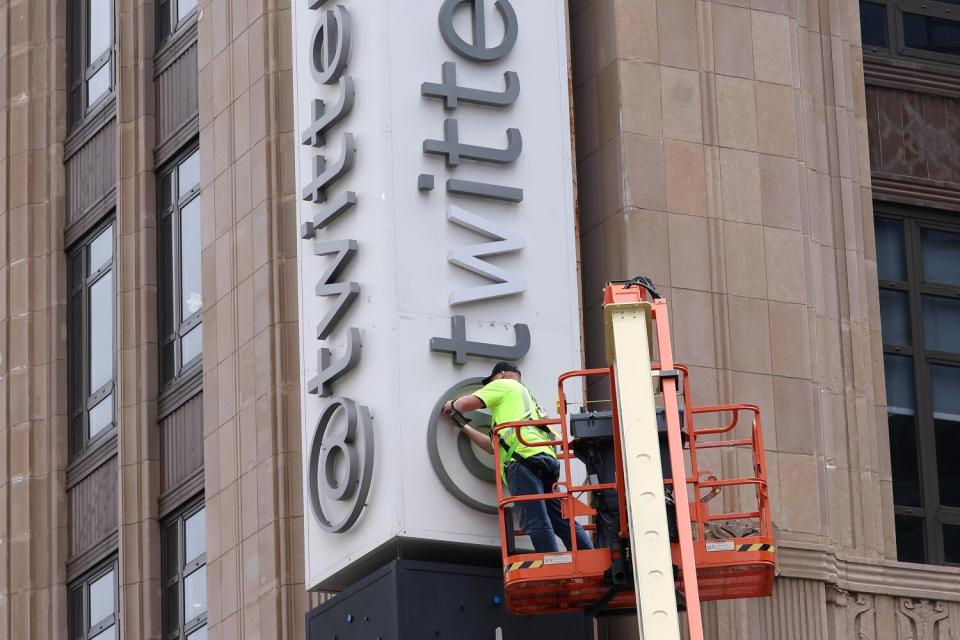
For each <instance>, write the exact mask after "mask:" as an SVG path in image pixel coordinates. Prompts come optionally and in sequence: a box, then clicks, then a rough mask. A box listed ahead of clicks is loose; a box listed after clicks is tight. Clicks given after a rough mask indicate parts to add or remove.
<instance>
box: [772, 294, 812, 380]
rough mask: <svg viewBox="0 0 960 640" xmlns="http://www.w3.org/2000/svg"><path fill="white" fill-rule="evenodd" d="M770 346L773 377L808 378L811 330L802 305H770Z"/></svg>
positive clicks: (780, 303) (805, 308) (778, 303)
mask: <svg viewBox="0 0 960 640" xmlns="http://www.w3.org/2000/svg"><path fill="white" fill-rule="evenodd" d="M770 343H771V345H772V356H773V373H774V374H776V375H781V376H786V377H791V378H809V377H810V327H809V321H808V318H807V307H806V306H805V305H802V304H786V303H783V302H771V303H770Z"/></svg>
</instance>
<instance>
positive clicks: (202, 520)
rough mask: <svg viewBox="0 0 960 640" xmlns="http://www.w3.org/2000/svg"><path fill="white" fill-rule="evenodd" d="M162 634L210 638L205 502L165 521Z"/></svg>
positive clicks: (172, 638) (185, 639)
mask: <svg viewBox="0 0 960 640" xmlns="http://www.w3.org/2000/svg"><path fill="white" fill-rule="evenodd" d="M161 535H162V541H161V544H162V545H163V546H162V547H161V554H162V558H161V561H162V563H163V637H164V638H165V639H166V640H206V639H207V567H206V564H207V526H206V510H205V509H204V508H203V503H202V502H200V503H198V504H194V505H192V506H190V507H188V508H187V509H185V510H184V511H182V512H181V513H179V514H177V515H175V516H173V517H172V518H171V519H170V520H169V521H167V522H166V523H165V524H164V525H163V532H162V534H161Z"/></svg>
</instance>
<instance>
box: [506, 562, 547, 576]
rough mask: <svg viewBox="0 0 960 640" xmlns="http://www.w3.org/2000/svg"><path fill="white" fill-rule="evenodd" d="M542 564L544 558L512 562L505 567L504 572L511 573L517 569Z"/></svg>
mask: <svg viewBox="0 0 960 640" xmlns="http://www.w3.org/2000/svg"><path fill="white" fill-rule="evenodd" d="M542 566H543V560H524V561H523V562H511V563H510V564H508V565H507V566H505V567H504V568H503V572H504V573H509V572H511V571H516V570H517V569H536V568H538V567H542Z"/></svg>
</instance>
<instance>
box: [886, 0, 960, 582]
mask: <svg viewBox="0 0 960 640" xmlns="http://www.w3.org/2000/svg"><path fill="white" fill-rule="evenodd" d="M957 2H958V3H960V0H957ZM878 208H881V206H880V205H878ZM895 215H897V214H896V213H893V212H889V213H888V212H884V213H883V216H882V217H878V218H876V238H877V265H878V274H879V277H880V282H879V284H880V316H881V323H882V326H881V334H882V338H883V350H884V370H885V379H886V396H887V426H888V432H889V436H890V463H891V464H890V466H891V475H892V480H893V500H894V513H895V515H896V518H897V538H898V539H897V553H898V557H899V559H900V560H905V561H911V562H930V563H933V564H944V563H947V562H953V561H951V560H948V557H950V554H951V553H955V552H951V551H949V550H948V549H947V546H948V545H949V542H948V541H946V540H945V536H946V531H945V530H943V531H942V527H943V525H944V524H949V525H951V526H953V525H957V524H960V523H958V522H957V509H960V233H958V231H960V225H954V223H953V222H952V220H953V218H951V217H949V216H943V215H941V214H939V213H937V212H932V211H920V210H915V211H914V212H911V213H910V214H909V215H907V214H900V217H899V218H895V217H894V216H895ZM921 336H922V339H921ZM953 557H955V556H953Z"/></svg>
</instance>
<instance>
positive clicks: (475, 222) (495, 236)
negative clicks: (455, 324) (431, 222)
mask: <svg viewBox="0 0 960 640" xmlns="http://www.w3.org/2000/svg"><path fill="white" fill-rule="evenodd" d="M447 220H449V221H450V222H452V223H454V224H456V225H459V226H461V227H466V228H467V229H470V230H471V231H476V232H477V233H479V234H480V235H483V236H486V237H487V238H490V239H492V240H494V242H486V243H484V244H472V245H469V246H466V247H457V248H455V249H450V251H449V253H447V260H448V261H449V262H450V264H455V265H457V266H458V267H460V268H462V269H466V270H467V271H471V272H473V273H475V274H477V275H479V276H483V277H484V278H487V279H488V280H493V281H494V283H496V284H485V285H481V286H478V287H471V288H469V289H459V290H457V291H452V292H451V293H450V304H451V305H457V304H465V303H467V302H476V301H478V300H488V299H490V298H499V297H502V296H509V295H513V294H515V293H523V292H524V291H526V290H527V281H526V279H525V278H523V277H522V276H520V275H518V274H515V273H511V272H509V271H506V270H505V269H501V268H500V267H497V266H494V265H492V264H490V263H489V262H486V261H485V260H481V258H485V257H487V256H496V255H500V254H503V253H512V252H515V251H522V250H523V248H524V247H525V246H526V241H525V240H524V239H523V238H522V237H521V236H519V235H517V234H515V233H511V232H510V231H508V230H506V229H504V228H503V227H500V226H499V225H496V224H494V223H493V222H490V221H489V220H487V219H486V218H482V217H480V216H478V215H476V214H473V213H470V212H469V211H466V210H465V209H461V208H460V207H456V206H453V205H451V206H450V209H449V211H447Z"/></svg>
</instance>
